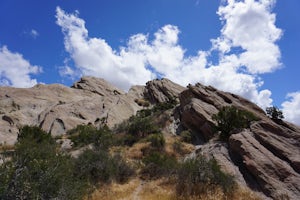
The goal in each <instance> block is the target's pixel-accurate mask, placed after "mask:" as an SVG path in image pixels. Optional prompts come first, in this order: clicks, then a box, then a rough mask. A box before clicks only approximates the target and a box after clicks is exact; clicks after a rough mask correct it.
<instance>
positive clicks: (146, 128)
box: [128, 116, 159, 138]
mask: <svg viewBox="0 0 300 200" xmlns="http://www.w3.org/2000/svg"><path fill="white" fill-rule="evenodd" d="M158 132H159V129H158V128H157V127H156V126H155V125H154V124H153V123H152V122H151V119H150V118H149V117H145V118H143V117H139V116H136V117H133V118H132V119H131V120H130V124H129V127H128V133H129V134H131V135H133V136H135V137H137V138H144V137H146V136H148V135H150V134H153V133H158Z"/></svg>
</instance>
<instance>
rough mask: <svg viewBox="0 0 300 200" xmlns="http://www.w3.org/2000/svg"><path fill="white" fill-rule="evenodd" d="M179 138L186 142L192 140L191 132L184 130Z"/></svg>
mask: <svg viewBox="0 0 300 200" xmlns="http://www.w3.org/2000/svg"><path fill="white" fill-rule="evenodd" d="M180 137H181V140H182V141H183V142H186V143H191V142H192V134H191V132H190V131H188V130H185V131H182V132H181V133H180Z"/></svg>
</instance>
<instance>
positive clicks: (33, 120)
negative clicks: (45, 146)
mask: <svg viewBox="0 0 300 200" xmlns="http://www.w3.org/2000/svg"><path fill="white" fill-rule="evenodd" d="M183 89H184V88H183V87H181V86H179V85H177V84H175V83H173V82H171V81H169V80H167V79H163V80H161V81H153V82H151V81H150V82H148V88H147V89H146V87H145V86H133V87H132V88H131V89H130V90H129V91H128V93H125V92H124V91H122V90H120V89H118V88H116V87H114V86H113V85H111V84H110V83H108V82H106V81H105V80H103V79H99V78H94V77H82V78H81V79H80V80H79V81H78V82H76V83H74V84H73V86H72V87H71V88H69V87H66V86H63V85H59V84H52V85H42V84H38V85H36V86H34V87H33V88H28V89H21V88H11V87H0V143H8V144H13V143H14V142H15V141H16V138H17V133H18V129H19V128H20V127H22V126H24V125H36V126H39V127H41V128H42V129H43V130H45V131H47V132H49V133H51V134H52V135H62V134H65V133H66V131H68V130H70V129H72V128H74V127H76V126H77V125H79V124H93V125H95V126H101V125H104V124H106V125H108V126H109V127H111V128H112V127H114V126H115V125H116V124H119V123H121V122H122V121H123V120H126V119H128V118H129V117H131V116H132V115H134V114H135V113H136V112H137V111H138V110H140V109H143V106H140V105H138V104H137V103H136V102H135V100H136V99H146V96H147V97H148V96H152V97H153V98H154V99H156V100H157V101H166V100H167V99H168V98H173V97H176V96H178V94H179V92H181V91H182V90H183ZM148 93H149V95H148ZM156 100H155V101H156Z"/></svg>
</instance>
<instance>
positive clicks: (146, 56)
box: [56, 0, 281, 107]
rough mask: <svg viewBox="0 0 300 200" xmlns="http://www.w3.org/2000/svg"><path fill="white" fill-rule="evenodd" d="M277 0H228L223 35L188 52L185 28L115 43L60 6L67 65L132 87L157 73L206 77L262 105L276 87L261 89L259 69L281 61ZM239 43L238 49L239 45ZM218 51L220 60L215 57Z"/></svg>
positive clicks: (180, 79) (222, 12) (182, 78)
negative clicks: (120, 44) (182, 31)
mask: <svg viewBox="0 0 300 200" xmlns="http://www.w3.org/2000/svg"><path fill="white" fill-rule="evenodd" d="M274 3H275V1H272V0H260V1H254V0H245V1H235V0H228V1H224V2H223V3H222V5H221V6H220V7H219V9H218V12H217V14H218V15H219V16H220V20H221V22H222V23H223V28H222V30H221V32H220V36H219V37H218V38H216V39H212V40H211V42H212V48H211V49H210V50H206V51H205V50H199V51H198V53H197V54H196V55H193V56H187V55H186V54H185V49H184V48H183V47H182V46H181V45H179V35H180V30H179V28H178V27H177V26H174V25H170V24H168V25H165V26H163V27H161V28H160V29H159V30H158V31H157V32H156V33H154V39H153V40H149V37H148V35H147V34H142V33H139V34H136V35H132V36H131V37H130V38H129V39H128V41H127V44H126V46H123V47H120V49H117V50H115V49H112V47H111V46H110V45H109V44H108V43H107V42H106V41H105V40H104V39H102V38H91V37H89V36H88V30H87V29H86V27H85V21H84V20H83V19H81V18H80V17H79V16H78V12H75V13H74V14H69V13H66V12H65V11H64V10H62V9H61V8H59V7H57V9H56V18H57V21H56V23H57V24H58V25H59V26H60V27H61V28H62V31H63V33H64V44H65V49H66V51H67V52H68V53H69V54H70V57H71V58H72V60H73V61H74V63H75V68H74V69H71V68H70V67H69V66H68V68H65V69H64V71H65V73H66V74H67V73H69V72H70V73H71V72H73V71H77V72H79V73H78V74H80V75H93V76H98V77H102V78H104V79H106V80H108V81H110V82H112V83H113V84H115V85H116V86H118V87H120V88H122V89H124V90H127V89H129V87H130V86H131V85H135V84H145V82H146V81H149V80H150V79H153V78H155V77H166V78H169V79H171V80H172V81H174V82H177V83H179V84H181V85H187V84H189V83H192V84H194V83H196V82H201V83H203V84H206V85H212V86H215V87H217V88H219V89H221V90H225V91H229V92H233V93H237V94H239V95H242V96H244V97H246V98H249V99H251V100H252V101H254V102H256V103H257V104H259V105H260V106H262V107H267V106H270V105H271V103H272V99H271V91H269V90H260V87H261V86H262V85H263V81H262V80H261V79H260V78H259V74H263V73H268V72H273V71H274V70H276V69H278V68H279V67H280V50H279V48H278V46H277V45H276V43H275V42H276V41H277V40H278V39H280V36H281V30H280V29H278V28H277V27H276V26H275V14H272V13H271V8H272V6H273V5H274ZM236 49H239V50H238V51H236ZM213 52H217V53H218V55H219V57H218V63H216V64H214V65H213V64H211V62H210V58H211V55H212V53H213Z"/></svg>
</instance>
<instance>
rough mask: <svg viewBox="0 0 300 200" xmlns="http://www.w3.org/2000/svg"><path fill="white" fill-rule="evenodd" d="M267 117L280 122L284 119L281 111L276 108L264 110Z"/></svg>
mask: <svg viewBox="0 0 300 200" xmlns="http://www.w3.org/2000/svg"><path fill="white" fill-rule="evenodd" d="M266 112H267V115H268V116H269V117H270V118H271V119H273V120H275V121H276V120H281V119H283V118H284V116H283V114H282V111H281V110H279V108H277V107H276V106H272V107H267V108H266Z"/></svg>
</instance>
